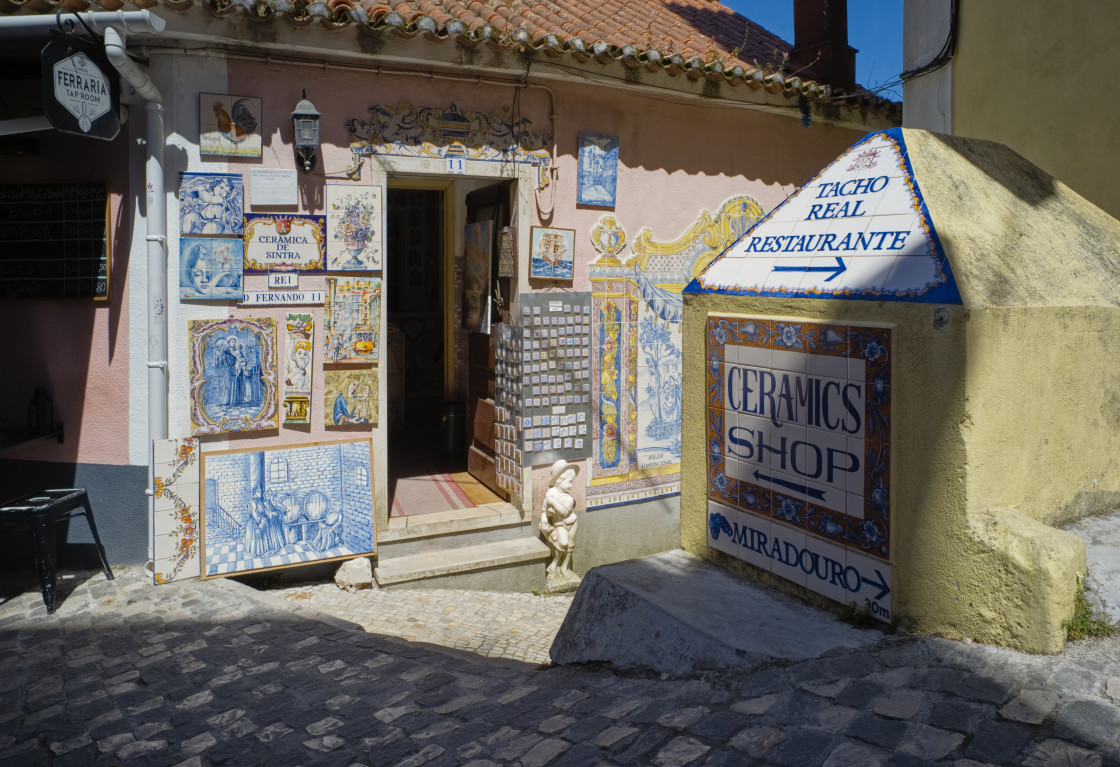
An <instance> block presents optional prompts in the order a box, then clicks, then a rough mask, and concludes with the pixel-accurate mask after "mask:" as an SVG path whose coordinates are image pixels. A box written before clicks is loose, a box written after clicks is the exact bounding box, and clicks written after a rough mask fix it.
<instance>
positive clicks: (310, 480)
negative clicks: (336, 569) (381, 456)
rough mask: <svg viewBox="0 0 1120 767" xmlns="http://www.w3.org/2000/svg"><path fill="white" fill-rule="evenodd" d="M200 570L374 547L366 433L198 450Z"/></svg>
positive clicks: (285, 563) (241, 568) (262, 565)
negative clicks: (325, 440)
mask: <svg viewBox="0 0 1120 767" xmlns="http://www.w3.org/2000/svg"><path fill="white" fill-rule="evenodd" d="M202 478H203V484H202V487H203V499H202V500H203V516H202V523H203V524H202V530H203V538H202V552H203V561H204V570H203V573H202V575H203V577H204V578H205V577H211V576H219V575H232V574H235V573H243V572H249V571H252V570H266V569H272V568H278V567H290V566H292V565H298V564H303V563H306V562H321V561H327V560H332V559H341V558H345V557H352V556H357V555H360V554H369V553H374V552H375V550H376V542H375V540H374V526H373V525H374V522H373V498H375V497H376V493H375V492H374V483H373V474H372V467H371V465H370V442H369V440H368V439H366V440H359V441H350V442H330V443H321V444H317V445H299V446H292V447H278V448H273V449H270V450H253V449H247V450H232V451H224V452H215V453H207V454H205V455H204V456H203V457H202Z"/></svg>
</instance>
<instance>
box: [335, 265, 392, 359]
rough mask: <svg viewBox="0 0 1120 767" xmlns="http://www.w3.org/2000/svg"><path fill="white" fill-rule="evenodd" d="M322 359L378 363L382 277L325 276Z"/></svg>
mask: <svg viewBox="0 0 1120 767" xmlns="http://www.w3.org/2000/svg"><path fill="white" fill-rule="evenodd" d="M323 317H324V322H325V323H326V324H325V328H324V329H325V335H324V339H323V346H324V348H323V360H324V361H325V362H366V363H368V362H377V360H378V356H379V354H380V350H381V343H380V337H381V280H380V279H379V278H376V277H374V278H370V279H350V278H346V279H340V278H337V277H328V278H327V296H326V302H325V305H324V309H323Z"/></svg>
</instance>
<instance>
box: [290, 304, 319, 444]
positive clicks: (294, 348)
mask: <svg viewBox="0 0 1120 767" xmlns="http://www.w3.org/2000/svg"><path fill="white" fill-rule="evenodd" d="M284 325H285V329H286V331H287V333H286V339H287V342H286V344H285V352H284V360H285V369H284V423H310V422H311V368H312V365H311V361H312V360H313V359H314V343H315V320H314V319H313V318H312V316H311V315H310V314H299V313H289V314H288V316H287V318H286V319H285V322H284Z"/></svg>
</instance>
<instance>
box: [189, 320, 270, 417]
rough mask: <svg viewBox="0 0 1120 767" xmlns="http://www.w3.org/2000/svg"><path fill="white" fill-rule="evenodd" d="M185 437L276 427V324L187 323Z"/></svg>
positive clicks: (240, 321) (201, 321)
mask: <svg viewBox="0 0 1120 767" xmlns="http://www.w3.org/2000/svg"><path fill="white" fill-rule="evenodd" d="M187 340H188V344H189V354H190V392H191V402H190V412H191V434H192V435H193V436H199V435H203V434H222V433H225V432H231V431H259V430H262V429H275V428H277V427H278V426H279V408H278V406H277V378H278V376H277V370H276V367H277V366H276V321H275V320H274V319H272V318H271V317H263V318H260V319H235V318H227V319H223V320H190V321H189V322H188V326H187Z"/></svg>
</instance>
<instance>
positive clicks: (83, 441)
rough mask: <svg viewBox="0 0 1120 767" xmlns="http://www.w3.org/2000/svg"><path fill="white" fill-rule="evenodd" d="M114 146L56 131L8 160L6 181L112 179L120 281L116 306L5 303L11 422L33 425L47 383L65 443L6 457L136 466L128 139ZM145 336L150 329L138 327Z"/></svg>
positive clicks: (1, 413) (114, 285)
mask: <svg viewBox="0 0 1120 767" xmlns="http://www.w3.org/2000/svg"><path fill="white" fill-rule="evenodd" d="M127 132H128V131H127V128H126V127H122V130H121V134H120V135H118V136H117V138H116V139H115V140H114V141H112V142H105V141H99V140H96V139H89V138H81V137H68V136H64V135H62V134H58V133H55V132H53V131H43V132H40V133H35V134H29V138H34V139H35V140H36V141H38V143H39V152H38V153H37V154H31V155H17V156H12V157H4V158H3V168H4V171H3V176H4V183H6V184H13V183H15V184H18V183H28V184H34V183H48V182H49V183H53V182H63V181H69V182H105V183H106V184H107V185H108V187H109V193H110V198H111V203H110V204H111V214H110V230H109V237H110V239H111V248H112V275H111V284H110V296H111V300H109V301H94V300H92V299H84V298H83V299H52V300H38V299H21V300H8V301H0V326H2V327H4V328H5V329H6V332H5V338H4V342H3V349H4V365H3V369H4V375H2V376H0V418H3V419H4V423H3V425H6V426H11V427H18V428H26V427H27V410H28V407H27V405H28V400H30V398H31V396H32V393H33V391H34V389H35V387H37V386H46V387H47V389H48V391H49V392H50V394H51V397H52V398H53V400H54V414H55V419H56V420H58V421H62V422H63V424H64V426H65V430H66V441H65V442H64V443H63V444H61V445H60V444H58V443H57V442H55V441H40V442H36V443H33V444H31V445H27V446H26V447H21V448H18V449H16V450H13V451H11V452H8V453H6V454H5V455H4V456H3V458H5V459H18V460H38V461H57V462H74V463H99V464H116V465H122V464H127V463H128V424H127V419H128V399H129V391H128V360H129V352H128V343H129V327H128V317H127V314H128V312H127V306H128V288H129V281H128V273H129V264H128V254H129V234H130V225H131V222H130V220H129V214H128V210H129V207H130V205H129V201H128V157H127V149H128V138H127ZM138 332H144V329H143V328H139V329H138Z"/></svg>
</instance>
